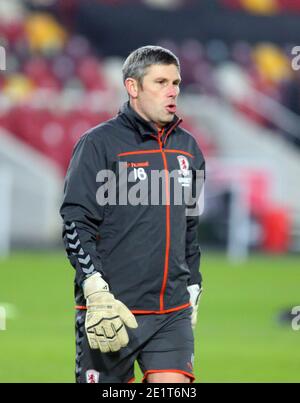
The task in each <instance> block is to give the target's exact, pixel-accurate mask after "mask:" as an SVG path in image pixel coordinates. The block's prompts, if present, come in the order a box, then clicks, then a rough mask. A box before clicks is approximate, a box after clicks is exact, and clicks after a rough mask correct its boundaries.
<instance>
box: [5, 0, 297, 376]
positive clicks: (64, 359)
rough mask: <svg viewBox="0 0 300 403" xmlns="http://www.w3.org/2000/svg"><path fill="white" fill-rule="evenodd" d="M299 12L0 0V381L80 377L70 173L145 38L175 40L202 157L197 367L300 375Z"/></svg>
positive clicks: (223, 5) (185, 105)
mask: <svg viewBox="0 0 300 403" xmlns="http://www.w3.org/2000/svg"><path fill="white" fill-rule="evenodd" d="M299 18H300V0H202V1H200V0H143V1H142V0H106V1H104V0H102V1H101V0H24V1H21V0H9V1H7V0H0V58H2V59H1V61H0V273H1V277H0V382H73V380H74V378H73V361H74V344H75V343H74V334H73V333H74V332H73V317H74V312H73V290H72V281H73V271H72V269H71V267H70V266H69V264H68V262H67V259H66V257H65V255H64V252H63V246H62V242H61V235H60V232H61V222H60V217H59V215H58V209H59V205H60V202H61V199H62V189H63V179H64V174H65V172H66V169H67V166H68V162H69V159H70V156H71V153H72V149H73V146H74V144H75V143H76V141H77V140H78V139H79V137H80V136H81V134H82V133H83V132H85V131H86V130H87V129H88V128H89V127H91V126H95V125H96V124H98V123H99V122H101V121H103V120H106V119H107V118H109V117H111V116H114V115H115V114H116V113H117V112H118V108H119V106H120V105H121V104H122V102H123V101H125V100H126V94H125V91H124V89H123V85H122V78H121V66H122V63H123V61H124V58H125V57H126V56H127V54H128V53H129V52H130V51H131V50H133V49H135V48H137V47H139V46H143V45H145V44H159V45H162V46H165V47H168V48H169V49H171V50H173V51H174V52H175V53H176V54H177V55H178V56H179V58H180V60H181V65H182V78H183V84H182V93H181V99H180V112H179V115H180V116H182V117H183V119H184V123H183V126H184V127H186V128H187V129H188V130H190V131H191V132H192V133H193V135H194V136H195V138H196V140H197V141H198V142H199V145H200V146H201V148H202V150H203V152H204V154H205V157H206V160H207V178H208V180H207V184H206V190H205V198H206V202H205V212H204V214H203V216H202V217H201V221H202V226H201V230H200V234H199V236H200V239H201V243H202V249H203V260H202V272H203V276H204V281H205V292H204V296H203V299H202V301H201V308H200V314H199V323H198V327H197V331H196V334H195V337H196V360H195V361H196V371H195V372H196V376H197V382H299V380H300V349H299V343H300V330H299V331H297V330H296V329H295V330H293V329H292V320H293V319H294V323H296V324H297V323H299V324H300V320H299V321H298V322H297V320H296V319H297V318H296V317H295V316H293V314H292V308H293V307H294V306H299V305H300V295H299V280H300V264H299V251H300V203H299V202H300V179H299V178H300V60H299V62H298V65H297V63H296V60H295V58H296V57H297V52H296V53H295V49H296V48H295V47H297V46H300V39H299V38H300V24H299ZM296 50H297V49H296ZM299 53H300V48H299ZM293 59H294V62H293ZM292 66H294V69H293V68H292ZM298 67H299V69H297V68H298ZM4 314H6V315H4ZM1 315H2V316H1ZM137 373H138V376H137V380H139V379H140V374H139V372H138V369H137Z"/></svg>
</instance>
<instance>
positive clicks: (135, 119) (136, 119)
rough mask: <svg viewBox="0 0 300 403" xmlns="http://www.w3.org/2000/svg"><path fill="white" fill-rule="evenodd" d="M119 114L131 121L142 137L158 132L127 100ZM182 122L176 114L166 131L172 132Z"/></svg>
mask: <svg viewBox="0 0 300 403" xmlns="http://www.w3.org/2000/svg"><path fill="white" fill-rule="evenodd" d="M119 115H121V117H123V118H125V119H126V120H127V122H128V123H130V124H131V125H132V126H133V127H134V128H135V129H136V130H137V131H138V132H139V133H140V135H141V136H142V137H145V136H150V135H152V136H153V134H155V135H156V134H157V132H158V129H157V127H155V125H154V124H152V123H151V122H147V121H146V120H145V119H144V118H142V117H141V116H140V115H139V114H138V113H137V112H136V111H135V110H134V109H133V108H132V107H131V106H130V104H129V101H128V102H125V103H124V104H123V106H122V107H121V109H120V111H119ZM181 122H182V119H180V118H179V117H178V116H177V115H175V116H174V119H173V120H172V122H170V123H168V124H167V125H166V126H165V130H164V131H165V133H168V134H170V133H171V132H172V131H174V130H176V128H177V126H178V125H179V124H180V123H181Z"/></svg>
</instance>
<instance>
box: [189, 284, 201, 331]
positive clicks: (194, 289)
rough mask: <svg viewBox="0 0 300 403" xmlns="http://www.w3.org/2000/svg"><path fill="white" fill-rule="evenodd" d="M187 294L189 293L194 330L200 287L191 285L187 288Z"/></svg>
mask: <svg viewBox="0 0 300 403" xmlns="http://www.w3.org/2000/svg"><path fill="white" fill-rule="evenodd" d="M188 292H189V293H190V303H191V305H192V308H193V311H192V318H191V320H192V328H193V330H195V328H196V324H197V315H198V306H199V301H200V295H201V293H202V287H201V288H200V285H199V284H192V285H189V286H188Z"/></svg>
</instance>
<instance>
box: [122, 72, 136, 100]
mask: <svg viewBox="0 0 300 403" xmlns="http://www.w3.org/2000/svg"><path fill="white" fill-rule="evenodd" d="M125 88H126V90H127V92H128V94H129V96H130V97H131V98H137V96H138V94H139V86H138V82H137V80H135V79H134V78H130V77H129V78H126V80H125Z"/></svg>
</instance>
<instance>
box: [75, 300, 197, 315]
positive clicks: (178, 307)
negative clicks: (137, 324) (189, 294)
mask: <svg viewBox="0 0 300 403" xmlns="http://www.w3.org/2000/svg"><path fill="white" fill-rule="evenodd" d="M189 306H191V304H190V303H189V302H188V303H187V304H184V305H180V306H177V307H176V308H170V309H165V310H164V311H142V310H138V309H130V311H131V313H133V314H134V315H151V314H152V315H164V314H165V313H171V312H176V311H180V310H181V309H185V308H188V307H189ZM75 309H77V310H78V311H86V310H87V307H86V306H83V305H76V306H75Z"/></svg>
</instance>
